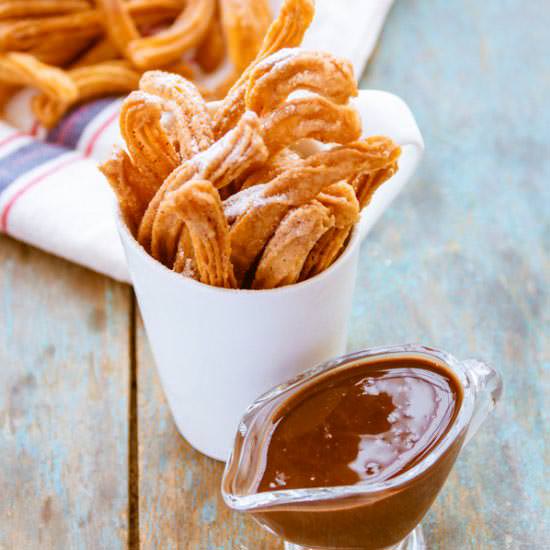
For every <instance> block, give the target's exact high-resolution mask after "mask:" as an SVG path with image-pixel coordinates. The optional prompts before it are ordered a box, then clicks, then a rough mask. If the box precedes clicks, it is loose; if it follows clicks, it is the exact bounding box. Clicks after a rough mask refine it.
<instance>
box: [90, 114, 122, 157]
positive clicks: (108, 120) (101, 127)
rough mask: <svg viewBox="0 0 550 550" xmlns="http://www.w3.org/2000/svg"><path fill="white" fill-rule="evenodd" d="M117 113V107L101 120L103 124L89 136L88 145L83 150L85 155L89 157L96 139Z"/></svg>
mask: <svg viewBox="0 0 550 550" xmlns="http://www.w3.org/2000/svg"><path fill="white" fill-rule="evenodd" d="M118 115H119V112H118V109H117V110H115V111H114V112H113V113H111V114H110V115H109V116H108V117H107V118H106V119H105V120H104V121H103V124H101V126H100V127H99V128H98V129H97V130H96V131H95V132H94V133H93V135H92V137H91V138H90V141H89V142H88V145H87V146H86V149H85V150H84V156H85V157H89V156H90V155H91V154H92V153H93V151H94V147H95V144H96V143H97V140H98V139H99V138H100V137H101V134H103V132H105V130H106V129H107V128H108V127H109V125H110V124H111V123H112V122H113V120H115V118H116V117H118Z"/></svg>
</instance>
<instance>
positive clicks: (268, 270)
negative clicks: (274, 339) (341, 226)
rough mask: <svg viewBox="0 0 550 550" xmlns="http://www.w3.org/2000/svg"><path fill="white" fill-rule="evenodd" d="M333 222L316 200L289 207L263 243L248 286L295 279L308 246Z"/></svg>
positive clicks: (270, 285) (265, 286)
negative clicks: (268, 238) (272, 232)
mask: <svg viewBox="0 0 550 550" xmlns="http://www.w3.org/2000/svg"><path fill="white" fill-rule="evenodd" d="M333 225H334V217H333V216H332V215H331V213H330V210H329V209H328V208H325V207H324V206H323V205H321V204H320V203H318V202H317V201H313V202H312V203H311V204H307V205H305V206H301V207H299V208H295V209H294V210H291V211H290V212H289V213H288V214H287V215H286V216H285V217H284V218H283V220H282V221H281V223H280V225H279V227H278V228H277V230H276V231H275V233H274V235H273V237H272V238H271V240H270V241H269V243H268V245H267V246H266V249H265V251H264V252H263V254H262V257H261V259H260V261H259V263H258V267H257V269H256V273H255V275H254V280H253V282H252V288H254V289H269V288H276V287H280V286H285V285H291V284H293V283H295V282H297V281H298V278H299V277H300V273H301V271H302V267H303V265H304V262H305V261H306V258H307V257H308V255H309V253H310V251H311V249H312V248H313V246H314V245H315V243H316V242H317V241H318V240H319V239H320V238H321V237H322V236H323V234H325V233H326V232H327V231H328V230H329V229H330V228H331V227H332V226H333Z"/></svg>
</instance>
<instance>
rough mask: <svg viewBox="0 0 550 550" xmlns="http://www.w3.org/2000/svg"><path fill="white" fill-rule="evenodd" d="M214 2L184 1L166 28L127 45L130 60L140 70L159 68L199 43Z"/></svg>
mask: <svg viewBox="0 0 550 550" xmlns="http://www.w3.org/2000/svg"><path fill="white" fill-rule="evenodd" d="M215 7H216V3H215V0H188V2H187V3H186V5H185V8H184V10H183V11H182V13H181V15H180V16H179V17H178V18H177V19H176V20H175V21H174V23H173V24H172V26H171V27H170V28H169V29H166V30H163V31H160V32H159V33H157V34H155V35H153V36H149V37H145V38H137V39H135V40H132V41H131V42H130V44H128V49H127V52H128V55H129V57H130V59H131V60H132V61H133V62H134V63H135V64H136V65H137V66H138V67H142V68H154V67H155V66H157V67H158V66H160V67H162V66H163V65H167V64H169V63H171V62H174V61H177V60H178V59H179V57H180V56H181V55H182V54H183V53H184V52H186V51H187V50H189V49H190V48H194V47H195V46H198V45H199V44H200V43H201V40H202V39H203V38H204V36H205V34H206V32H207V31H208V28H209V26H210V21H211V19H212V17H213V16H214V10H215Z"/></svg>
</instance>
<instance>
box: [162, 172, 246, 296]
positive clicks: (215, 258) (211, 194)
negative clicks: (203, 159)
mask: <svg viewBox="0 0 550 550" xmlns="http://www.w3.org/2000/svg"><path fill="white" fill-rule="evenodd" d="M167 202H168V205H167V208H168V209H171V210H172V211H173V213H174V214H175V215H176V216H177V217H178V218H180V219H181V221H182V222H183V223H184V224H185V227H186V229H187V231H188V232H189V238H190V241H191V245H192V247H193V253H192V259H193V264H194V266H195V268H196V270H197V273H198V280H199V281H201V282H203V283H205V284H208V285H212V286H219V287H222V288H236V281H235V277H234V275H233V266H232V265H231V261H230V242H229V230H228V227H227V220H226V219H225V216H224V214H223V208H222V204H221V200H220V195H219V193H218V190H217V189H216V188H215V187H214V185H212V183H211V182H209V181H200V180H191V181H189V182H187V183H185V184H184V185H182V186H181V187H180V188H179V189H177V190H176V191H172V192H171V193H170V194H169V195H168V197H167ZM180 261H181V260H180ZM184 264H185V261H184Z"/></svg>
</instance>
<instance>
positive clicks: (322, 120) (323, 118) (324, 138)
mask: <svg viewBox="0 0 550 550" xmlns="http://www.w3.org/2000/svg"><path fill="white" fill-rule="evenodd" d="M262 125H263V132H264V135H265V144H266V146H267V148H268V149H269V151H270V152H271V153H272V154H274V153H277V152H278V151H280V150H281V149H284V148H285V147H288V146H289V145H292V144H293V143H295V142H297V141H299V140H301V139H306V138H309V139H315V140H318V141H321V142H324V143H349V142H350V141H354V140H357V139H359V136H360V135H361V119H360V117H359V114H358V113H357V111H356V110H355V109H354V108H353V107H351V106H349V105H338V104H336V103H333V102H331V101H329V100H328V99H325V98H324V97H321V96H311V97H310V96H308V97H301V98H297V99H291V100H289V101H287V102H286V103H283V105H281V106H280V107H279V108H277V109H276V110H275V111H274V112H273V113H271V114H270V115H268V116H267V117H266V118H265V119H264V120H263V122H262Z"/></svg>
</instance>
